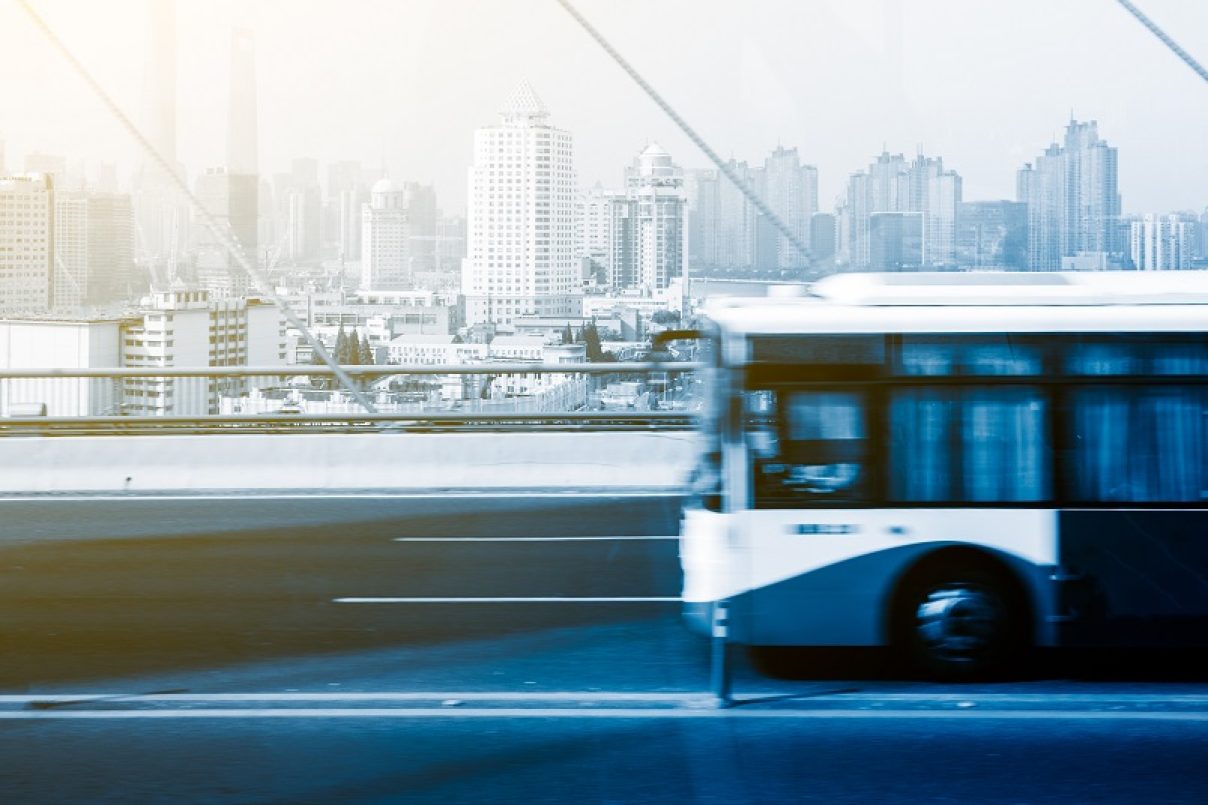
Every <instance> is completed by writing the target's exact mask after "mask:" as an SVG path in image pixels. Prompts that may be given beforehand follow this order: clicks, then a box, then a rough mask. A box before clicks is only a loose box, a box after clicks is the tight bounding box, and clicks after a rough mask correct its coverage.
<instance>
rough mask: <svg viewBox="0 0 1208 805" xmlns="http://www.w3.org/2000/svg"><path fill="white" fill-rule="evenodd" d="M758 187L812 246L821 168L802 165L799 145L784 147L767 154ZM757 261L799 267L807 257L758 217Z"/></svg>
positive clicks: (775, 210) (801, 237) (765, 265)
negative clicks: (811, 222) (812, 219)
mask: <svg viewBox="0 0 1208 805" xmlns="http://www.w3.org/2000/svg"><path fill="white" fill-rule="evenodd" d="M758 178H759V179H760V180H761V181H760V183H759V184H760V186H759V187H757V188H756V192H758V193H759V194H760V196H761V198H762V199H763V202H764V203H765V204H767V205H768V207H770V208H771V210H772V212H774V213H776V216H777V217H778V218H780V220H781V221H782V222H783V223H784V224H785V225H786V226H788V228H789V229H790V230H791V231H792V233H793V234H794V235H795V236H796V237H797V239H798V240H799V241H801V242H802V243H804V244H805V245H806V246H809V247H810V248H811V250H812V248H813V247H812V246H811V245H810V219H811V218H812V217H813V215H814V213H815V212H817V211H818V169H817V168H815V167H814V166H813V165H802V164H801V160H800V158H799V157H798V155H797V149H796V148H781V147H779V146H777V148H776V150H775V151H773V152H772V153H771V154H770V155H768V157H767V159H765V160H764V163H763V170H762V172H761V173H760V175H759V177H758ZM758 226H759V230H760V232H759V234H758V235H757V237H758V243H759V244H761V245H762V246H763V247H762V248H758V262H759V264H760V265H761V266H763V267H766V268H800V267H802V266H805V265H807V263H808V259H807V258H806V256H805V255H802V254H799V253H798V251H797V248H796V247H795V246H793V244H792V242H791V241H790V240H789V239H788V238H786V237H785V236H784V235H783V234H781V233H780V230H779V229H777V228H776V227H775V226H773V225H772V223H771V222H770V221H766V220H764V219H763V217H762V216H760V217H759V224H758Z"/></svg>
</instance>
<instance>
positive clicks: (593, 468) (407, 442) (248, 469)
mask: <svg viewBox="0 0 1208 805" xmlns="http://www.w3.org/2000/svg"><path fill="white" fill-rule="evenodd" d="M698 444H699V442H698V436H697V434H695V433H693V432H690V431H683V432H679V431H660V432H650V433H643V432H628V431H621V432H584V433H566V432H556V433H542V432H530V433H434V434H424V433H380V434H299V435H297V436H294V435H289V434H240V435H230V436H227V435H199V436H125V437H123V436H97V437H62V438H53V437H28V438H7V439H0V494H30V493H41V494H47V493H121V492H128V493H146V492H151V493H154V492H175V493H186V492H213V491H232V490H238V491H248V492H255V491H276V492H281V491H289V490H308V489H314V490H382V491H407V492H425V491H442V490H488V491H490V490H508V489H516V490H524V489H531V490H549V491H558V490H566V491H573V490H591V491H622V490H649V491H652V492H675V491H678V490H680V489H682V488H683V486H684V483H685V480H686V478H687V475H688V472H689V470H690V469H691V466H692V464H693V462H694V461H695V458H696V455H697V451H698Z"/></svg>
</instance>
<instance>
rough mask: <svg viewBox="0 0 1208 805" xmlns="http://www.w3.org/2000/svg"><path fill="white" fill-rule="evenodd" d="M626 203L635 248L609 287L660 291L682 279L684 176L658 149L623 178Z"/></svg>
mask: <svg viewBox="0 0 1208 805" xmlns="http://www.w3.org/2000/svg"><path fill="white" fill-rule="evenodd" d="M625 203H626V206H627V207H628V210H627V212H626V214H625V215H626V217H627V218H628V219H629V225H628V227H627V229H628V230H629V235H630V237H631V238H632V244H633V245H632V248H631V249H628V252H629V254H628V257H629V259H628V260H620V261H616V262H613V264H612V265H611V266H610V269H611V277H610V278H609V282H610V284H611V285H612V287H613V288H617V289H641V290H644V291H661V290H663V289H665V288H666V287H667V284H668V283H669V282H670V281H671V280H672V279H674V278H676V277H682V276H684V273H685V267H686V265H687V258H688V248H687V247H688V244H687V237H688V232H687V228H686V223H687V200H686V199H685V197H684V175H683V171H682V170H680V168H679V167H678V166H677V165H676V164H675V163H674V162H672V161H671V155H670V154H668V153H667V152H666V151H664V150H663V149H662V148H661V147H660V146H659V145H657V144H655V143H651V144H650V145H648V146H646V148H645V149H643V151H642V152H641V153H640V154H638V156H637V157H636V158H635V159H634V161H633V165H632V166H631V167H630V168H629V169H628V170H627V171H626V172H625ZM614 225H615V214H614Z"/></svg>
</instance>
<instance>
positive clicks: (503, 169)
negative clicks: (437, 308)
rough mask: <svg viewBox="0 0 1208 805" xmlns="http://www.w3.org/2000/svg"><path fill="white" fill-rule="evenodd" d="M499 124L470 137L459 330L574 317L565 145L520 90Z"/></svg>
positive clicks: (569, 145) (570, 173)
mask: <svg viewBox="0 0 1208 805" xmlns="http://www.w3.org/2000/svg"><path fill="white" fill-rule="evenodd" d="M500 117H501V120H500V124H499V125H497V126H488V127H484V128H480V129H478V130H477V131H476V132H475V133H474V164H473V166H472V167H471V168H470V177H469V178H470V181H469V204H468V208H469V210H468V211H469V224H468V244H467V251H468V254H467V256H466V258H465V260H464V261H463V263H462V293H463V294H464V295H465V299H466V323H467V324H468V325H475V324H480V323H494V324H510V323H511V322H512V320H513V319H514V318H515V317H517V316H523V315H537V316H574V315H578V314H579V312H580V311H581V309H582V305H581V302H580V299H581V280H580V271H579V265H578V263H577V261H576V260H575V251H576V244H575V221H574V219H575V174H574V155H573V138H572V137H571V135H570V133H569V132H566V131H563V130H561V129H557V128H554V127H553V126H551V125H550V124H549V122H548V118H549V112H548V110H547V109H546V108H545V105H544V104H543V103H542V102H541V100H540V99H539V98H538V97H537V94H536V93H535V92H534V91H533V89H532V87H530V86H529V85H528V84H527V83H523V84H521V85H520V86H519V87H518V88H517V89H516V91H515V92H514V93H513V94H512V95H511V97H510V98H509V99H508V101H507V103H506V104H505V105H504V107H503V109H502V110H501V112H500Z"/></svg>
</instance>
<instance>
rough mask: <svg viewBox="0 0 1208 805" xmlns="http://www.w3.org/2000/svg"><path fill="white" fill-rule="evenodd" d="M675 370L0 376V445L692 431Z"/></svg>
mask: <svg viewBox="0 0 1208 805" xmlns="http://www.w3.org/2000/svg"><path fill="white" fill-rule="evenodd" d="M699 368H701V365H700V364H696V363H686V362H644V363H575V364H567V363H563V364H548V363H539V362H533V361H506V362H484V363H476V364H455V365H448V364H426V365H385V366H345V367H342V369H343V371H344V372H345V373H346V374H347V375H348V376H349V377H351V378H352V380H353V382H355V383H356V384H357V385H358V387H359V390H360V391H361V392H362V393H363V394H364V395H365V396H366V397H368V398H369V400H370V401H371V402H372V404H373V407H374V410H372V411H367V410H366V409H365V408H364V407H363V406H362V405H361V404H359V403H358V402H357V401H356V400H355V399H354V398H353V396H352V395H350V394H349V393H348V392H347V391H346V390H344V389H341V388H336V387H335V379H336V377H337V375H336V372H335V371H334V370H333V369H331V368H328V367H322V366H309V365H307V366H270V367H247V366H228V367H218V366H211V367H172V368H165V367H121V368H104V369H6V370H0V436H29V435H99V434H115V435H135V434H139V435H141V434H154V433H231V432H237V431H240V430H244V431H254V432H288V433H294V434H296V433H298V432H299V429H303V430H308V431H314V432H365V431H434V430H439V431H450V430H495V431H502V430H532V429H543V430H652V429H653V430H660V429H686V428H691V427H693V425H694V422H695V418H696V413H697V411H698V410H699V408H700V395H699V384H698V383H697V382H696V380H695V378H694V374H693V373H694V372H695V371H696V370H697V369H699Z"/></svg>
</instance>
